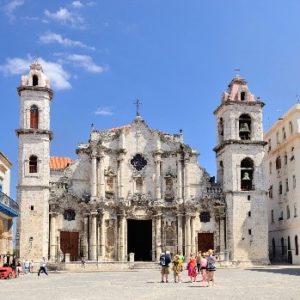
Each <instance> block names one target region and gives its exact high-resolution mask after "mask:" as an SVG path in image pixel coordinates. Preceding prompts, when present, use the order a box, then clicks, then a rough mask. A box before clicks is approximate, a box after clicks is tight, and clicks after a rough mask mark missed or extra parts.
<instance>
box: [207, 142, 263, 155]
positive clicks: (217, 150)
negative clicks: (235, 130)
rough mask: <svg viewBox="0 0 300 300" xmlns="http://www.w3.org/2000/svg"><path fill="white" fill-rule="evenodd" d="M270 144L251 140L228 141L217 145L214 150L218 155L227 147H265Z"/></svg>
mask: <svg viewBox="0 0 300 300" xmlns="http://www.w3.org/2000/svg"><path fill="white" fill-rule="evenodd" d="M267 144H268V143H267V142H265V141H251V140H226V141H223V142H221V143H220V144H219V145H217V146H216V147H215V148H214V149H213V150H214V151H215V152H216V153H218V152H219V151H220V150H222V149H223V148H224V147H225V146H227V145H254V146H265V145H267Z"/></svg>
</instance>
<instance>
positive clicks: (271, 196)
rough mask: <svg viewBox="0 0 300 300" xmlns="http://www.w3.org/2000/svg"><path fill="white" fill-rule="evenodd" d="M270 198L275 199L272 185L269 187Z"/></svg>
mask: <svg viewBox="0 0 300 300" xmlns="http://www.w3.org/2000/svg"><path fill="white" fill-rule="evenodd" d="M269 198H270V199H273V185H270V187H269Z"/></svg>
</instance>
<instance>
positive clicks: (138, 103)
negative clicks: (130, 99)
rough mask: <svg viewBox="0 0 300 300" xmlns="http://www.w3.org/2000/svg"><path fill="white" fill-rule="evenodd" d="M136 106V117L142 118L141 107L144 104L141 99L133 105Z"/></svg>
mask: <svg viewBox="0 0 300 300" xmlns="http://www.w3.org/2000/svg"><path fill="white" fill-rule="evenodd" d="M133 104H134V105H136V116H137V117H138V116H140V105H141V104H142V102H140V100H139V99H136V102H134V103H133Z"/></svg>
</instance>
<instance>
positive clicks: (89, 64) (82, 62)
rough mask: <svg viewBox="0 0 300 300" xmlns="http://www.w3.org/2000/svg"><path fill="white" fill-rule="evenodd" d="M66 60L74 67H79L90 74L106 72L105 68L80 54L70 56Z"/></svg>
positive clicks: (106, 68)
mask: <svg viewBox="0 0 300 300" xmlns="http://www.w3.org/2000/svg"><path fill="white" fill-rule="evenodd" d="M66 59H67V60H69V61H70V62H72V63H73V64H74V65H75V66H76V67H81V68H83V69H84V70H86V71H87V72H90V73H103V72H106V71H107V70H108V67H106V66H99V65H97V64H95V63H94V62H93V59H92V57H91V56H88V55H81V54H70V55H67V56H66Z"/></svg>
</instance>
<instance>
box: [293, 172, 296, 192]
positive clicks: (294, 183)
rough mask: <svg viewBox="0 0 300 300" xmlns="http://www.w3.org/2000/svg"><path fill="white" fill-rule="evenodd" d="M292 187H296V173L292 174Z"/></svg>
mask: <svg viewBox="0 0 300 300" xmlns="http://www.w3.org/2000/svg"><path fill="white" fill-rule="evenodd" d="M293 188H294V189H295V188H296V175H293Z"/></svg>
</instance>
